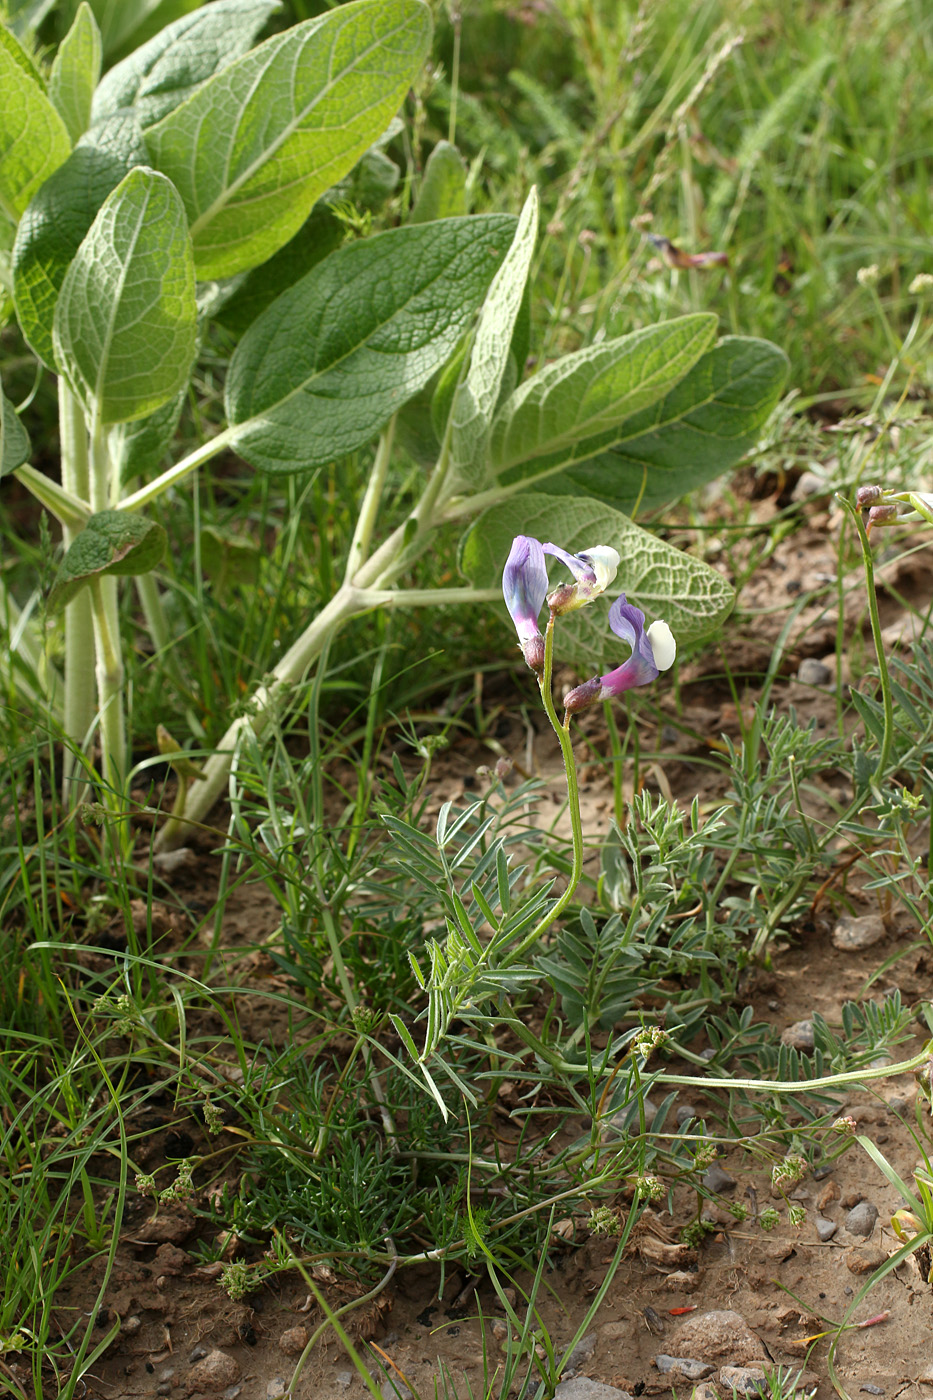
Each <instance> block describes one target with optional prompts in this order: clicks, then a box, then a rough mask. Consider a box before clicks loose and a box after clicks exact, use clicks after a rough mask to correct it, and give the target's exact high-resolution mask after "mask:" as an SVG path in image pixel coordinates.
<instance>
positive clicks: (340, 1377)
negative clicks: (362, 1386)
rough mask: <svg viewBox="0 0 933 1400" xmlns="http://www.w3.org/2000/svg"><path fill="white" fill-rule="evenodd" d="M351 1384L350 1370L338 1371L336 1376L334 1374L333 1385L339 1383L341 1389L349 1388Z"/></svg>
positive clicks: (351, 1374) (351, 1373)
mask: <svg viewBox="0 0 933 1400" xmlns="http://www.w3.org/2000/svg"><path fill="white" fill-rule="evenodd" d="M352 1384H353V1372H352V1371H338V1372H337V1374H336V1376H334V1385H339V1386H340V1389H341V1390H349V1389H350V1386H351V1385H352Z"/></svg>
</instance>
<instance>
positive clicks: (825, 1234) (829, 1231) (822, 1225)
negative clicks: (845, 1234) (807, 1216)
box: [813, 1215, 839, 1244]
mask: <svg viewBox="0 0 933 1400" xmlns="http://www.w3.org/2000/svg"><path fill="white" fill-rule="evenodd" d="M813 1223H814V1225H815V1226H816V1233H817V1234H818V1235H819V1237H820V1239H821V1240H822V1241H823V1243H824V1244H825V1243H826V1241H827V1240H831V1239H832V1237H833V1235H834V1234H835V1233H836V1231H837V1230H838V1228H839V1226H838V1225H837V1224H836V1222H835V1220H827V1219H826V1218H825V1217H824V1216H822V1215H818V1216H817V1217H816V1219H815V1220H814V1222H813Z"/></svg>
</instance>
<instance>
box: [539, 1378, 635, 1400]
mask: <svg viewBox="0 0 933 1400" xmlns="http://www.w3.org/2000/svg"><path fill="white" fill-rule="evenodd" d="M554 1400H632V1397H631V1395H630V1394H629V1393H628V1391H627V1390H619V1389H618V1387H617V1386H614V1385H603V1383H602V1381H591V1380H590V1378H589V1376H574V1377H573V1378H572V1379H571V1380H568V1381H561V1383H560V1385H559V1386H558V1387H557V1389H556V1390H555V1392H554Z"/></svg>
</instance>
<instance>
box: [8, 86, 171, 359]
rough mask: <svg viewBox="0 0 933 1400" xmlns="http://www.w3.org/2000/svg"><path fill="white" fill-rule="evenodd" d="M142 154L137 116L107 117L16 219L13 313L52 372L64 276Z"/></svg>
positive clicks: (80, 143)
mask: <svg viewBox="0 0 933 1400" xmlns="http://www.w3.org/2000/svg"><path fill="white" fill-rule="evenodd" d="M145 159H146V148H145V146H144V145H143V141H142V132H141V131H140V129H139V125H138V123H137V121H136V118H135V116H134V115H133V114H132V113H131V112H122V113H119V114H117V115H116V116H113V117H109V118H107V119H106V120H105V121H103V122H100V123H99V124H98V125H97V126H95V127H93V128H92V129H91V130H90V131H89V132H86V133H85V135H84V136H82V138H81V140H80V141H79V142H78V144H77V145H76V146H75V148H74V150H73V151H72V153H71V155H70V156H69V157H68V159H67V160H66V161H65V163H64V164H63V165H60V166H59V168H58V169H57V170H56V171H55V172H54V174H53V175H52V176H51V177H50V178H49V179H48V180H46V181H45V183H44V184H43V186H42V188H41V189H40V190H39V191H38V193H37V194H36V196H35V198H34V199H33V201H32V203H31V204H30V205H29V208H28V209H27V210H26V212H25V214H24V215H23V217H22V219H21V220H20V224H19V229H18V230H17V234H16V243H15V244H14V247H13V300H14V302H15V305H16V315H17V317H18V319H19V324H20V327H21V329H22V332H23V335H24V336H25V337H26V339H27V340H28V341H29V344H30V345H31V346H32V348H33V350H35V352H36V354H37V355H38V356H39V358H40V359H41V360H42V361H43V363H44V364H45V365H47V366H48V368H49V369H51V370H56V369H57V368H58V366H57V364H56V362H55V347H54V346H53V344H52V320H53V317H54V315H55V305H56V302H57V301H58V294H59V292H60V291H61V288H62V283H63V282H64V280H65V274H66V272H67V271H68V269H69V267H70V266H71V263H72V259H73V258H74V256H75V254H76V253H77V251H78V249H79V248H80V246H81V243H82V241H83V239H84V238H85V237H86V235H87V232H88V229H89V228H90V227H91V225H92V224H93V222H94V220H95V218H96V217H97V214H98V211H99V210H100V207H101V205H102V204H103V202H104V200H105V199H106V198H107V196H108V195H109V194H110V192H111V190H115V189H116V187H117V185H119V183H120V181H121V180H122V179H123V178H124V177H125V176H126V175H128V174H129V172H130V171H131V170H132V169H133V167H134V166H136V165H139V164H141V163H144V162H145Z"/></svg>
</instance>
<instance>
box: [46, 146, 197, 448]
mask: <svg viewBox="0 0 933 1400" xmlns="http://www.w3.org/2000/svg"><path fill="white" fill-rule="evenodd" d="M53 339H54V344H55V358H56V360H57V362H58V364H59V365H60V367H61V369H62V371H63V372H64V373H65V375H66V376H67V378H68V380H69V382H70V384H71V386H72V388H73V389H74V391H75V393H76V394H77V395H78V397H79V399H80V400H81V401H82V403H83V405H84V408H85V412H86V413H87V414H88V416H89V417H93V418H96V419H97V420H98V421H99V422H100V423H102V424H104V425H108V424H111V423H125V422H129V421H130V420H132V419H134V418H142V417H143V416H144V415H145V414H147V413H151V412H152V411H153V410H154V409H157V408H160V407H161V406H162V404H164V403H166V402H167V401H168V400H169V399H172V398H174V396H175V395H176V394H177V393H178V392H179V390H180V389H181V388H182V386H183V385H184V384H186V383H187V381H188V375H189V373H190V371H191V366H192V364H193V362H194V357H195V352H196V349H197V306H196V303H195V295H194V258H193V256H192V251H191V241H190V239H189V237H188V229H187V225H186V222H185V211H184V208H183V207H182V203H181V200H180V199H179V197H178V194H177V192H176V190H175V189H174V188H173V186H172V184H171V182H170V181H169V180H166V178H165V176H164V175H159V174H157V173H156V172H155V171H154V170H147V169H145V168H144V167H140V168H138V169H136V170H132V171H131V172H130V174H129V175H127V176H126V178H125V179H124V180H122V181H121V182H120V184H119V185H118V186H117V188H116V189H115V190H114V191H113V193H112V194H110V195H108V197H107V199H106V200H105V202H104V204H103V206H102V207H101V210H100V212H99V214H98V215H97V218H96V219H95V220H94V223H93V224H92V226H91V229H90V231H89V233H88V235H87V237H86V238H85V239H84V242H83V243H82V244H81V247H80V248H79V249H78V252H77V254H76V256H75V259H74V261H73V262H72V264H71V266H70V267H69V269H68V272H67V274H66V276H65V280H64V283H63V285H62V290H61V293H60V295H59V298H58V305H57V306H56V309H55V324H54V329H53Z"/></svg>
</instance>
